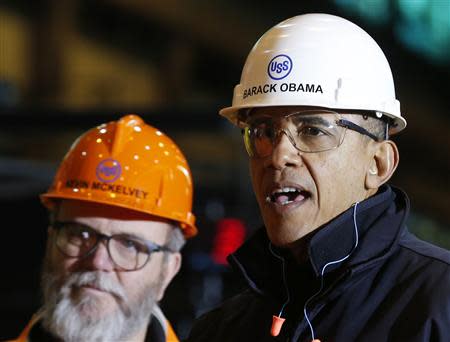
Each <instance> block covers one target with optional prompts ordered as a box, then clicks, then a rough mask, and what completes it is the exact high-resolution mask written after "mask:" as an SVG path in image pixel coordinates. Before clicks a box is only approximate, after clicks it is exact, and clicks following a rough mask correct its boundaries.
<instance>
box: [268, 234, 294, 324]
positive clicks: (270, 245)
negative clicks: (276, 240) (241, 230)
mask: <svg viewBox="0 0 450 342" xmlns="http://www.w3.org/2000/svg"><path fill="white" fill-rule="evenodd" d="M269 251H270V253H272V255H273V256H274V257H276V258H277V259H279V260H281V265H282V270H283V284H284V288H285V290H286V301H285V302H284V304H283V306H282V307H281V310H280V313H279V314H278V317H281V315H282V313H283V311H284V308H285V307H286V305H287V304H288V303H289V301H290V300H291V296H290V294H289V288H288V285H287V281H286V272H285V261H284V258H283V257H281V256H279V255H278V254H276V253H275V252H274V250H273V249H272V243H271V242H269Z"/></svg>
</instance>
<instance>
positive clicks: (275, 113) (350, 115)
mask: <svg viewBox="0 0 450 342" xmlns="http://www.w3.org/2000/svg"><path fill="white" fill-rule="evenodd" d="M302 112H304V114H305V115H308V114H313V113H314V114H320V113H323V114H330V113H335V114H338V115H339V117H341V118H347V119H355V120H359V119H360V118H362V117H363V116H364V115H369V113H363V112H361V111H359V112H356V111H354V110H351V109H347V110H345V109H332V108H325V107H316V106H271V107H253V108H249V109H247V111H246V118H245V119H248V118H251V117H252V118H254V117H259V116H271V117H283V116H287V115H290V114H294V113H302Z"/></svg>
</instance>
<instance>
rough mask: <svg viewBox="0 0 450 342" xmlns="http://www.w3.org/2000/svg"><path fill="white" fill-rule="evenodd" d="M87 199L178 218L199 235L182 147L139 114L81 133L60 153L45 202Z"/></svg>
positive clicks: (190, 232) (49, 204) (188, 233)
mask: <svg viewBox="0 0 450 342" xmlns="http://www.w3.org/2000/svg"><path fill="white" fill-rule="evenodd" d="M57 199H74V200H81V201H90V202H96V203H101V204H107V205H112V206H118V207H123V208H127V209H131V210H136V211H139V212H143V213H148V214H150V215H154V216H158V217H162V218H166V219H170V220H173V221H177V222H179V224H180V227H181V229H182V231H183V234H184V236H185V237H191V236H194V235H195V234H197V228H196V227H195V216H194V214H193V213H192V177H191V171H190V169H189V165H188V164H187V161H186V159H185V157H184V156H183V154H182V152H181V151H180V149H179V148H178V147H177V145H175V143H174V142H173V141H172V140H171V139H170V138H169V137H168V136H166V135H165V134H164V133H162V132H161V131H159V130H158V129H156V128H154V127H152V126H150V125H147V124H145V122H144V121H143V120H142V119H141V118H140V117H139V116H137V115H126V116H124V117H122V118H121V119H120V120H118V121H112V122H109V123H106V124H103V125H100V126H98V127H96V128H93V129H91V130H89V131H88V132H86V133H85V134H83V135H81V136H80V137H79V138H78V139H77V140H76V141H75V142H74V144H73V145H72V147H71V148H70V150H69V151H68V152H67V154H66V156H65V157H64V159H63V161H62V162H61V165H60V166H59V169H58V171H57V173H56V176H55V179H54V180H53V184H52V185H51V186H50V188H49V189H48V191H47V193H45V194H42V195H41V200H42V202H43V204H44V205H45V206H46V207H47V208H49V209H51V208H52V207H53V206H54V204H55V200H57Z"/></svg>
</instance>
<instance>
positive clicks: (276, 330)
mask: <svg viewBox="0 0 450 342" xmlns="http://www.w3.org/2000/svg"><path fill="white" fill-rule="evenodd" d="M285 320H286V319H285V318H282V317H278V316H272V327H271V328H270V334H271V335H272V336H278V335H279V334H280V330H281V327H282V326H283V323H284V321H285Z"/></svg>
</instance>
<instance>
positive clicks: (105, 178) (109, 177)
mask: <svg viewBox="0 0 450 342" xmlns="http://www.w3.org/2000/svg"><path fill="white" fill-rule="evenodd" d="M95 173H96V175H97V179H98V180H99V181H101V182H105V183H111V182H114V181H115V180H116V179H117V178H119V177H120V175H121V173H122V167H121V166H120V163H119V162H118V161H117V160H115V159H111V158H110V159H105V160H102V161H101V162H100V163H99V164H98V165H97V168H96V170H95Z"/></svg>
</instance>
